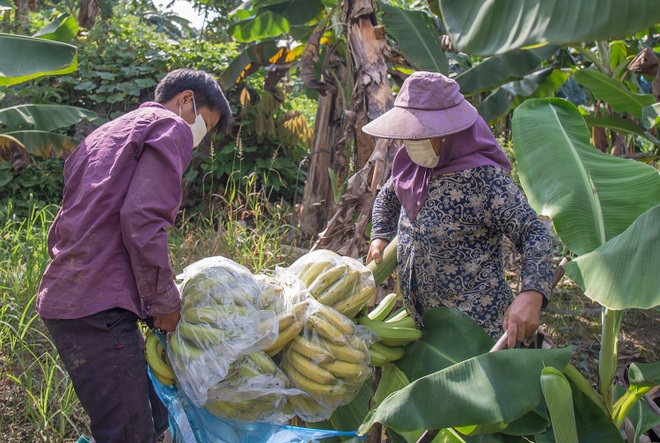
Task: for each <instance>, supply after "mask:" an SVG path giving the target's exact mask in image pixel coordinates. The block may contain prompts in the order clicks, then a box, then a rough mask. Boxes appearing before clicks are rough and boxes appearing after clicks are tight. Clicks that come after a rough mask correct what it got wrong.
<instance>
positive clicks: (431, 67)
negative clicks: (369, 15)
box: [378, 2, 449, 75]
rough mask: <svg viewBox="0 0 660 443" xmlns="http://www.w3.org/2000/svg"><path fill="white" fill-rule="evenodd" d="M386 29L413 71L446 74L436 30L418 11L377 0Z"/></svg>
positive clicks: (447, 71)
mask: <svg viewBox="0 0 660 443" xmlns="http://www.w3.org/2000/svg"><path fill="white" fill-rule="evenodd" d="M378 7H379V9H380V10H381V11H382V13H383V14H382V21H383V24H385V27H386V29H387V32H389V33H390V34H391V35H392V37H394V39H395V40H396V42H397V44H398V45H399V48H400V49H401V52H402V53H403V55H404V56H405V57H406V60H408V62H409V63H410V64H411V65H412V66H413V67H414V68H415V69H417V70H423V71H433V72H441V73H443V74H445V75H447V74H449V62H448V61H447V56H446V55H445V53H444V52H443V51H442V46H441V45H440V39H439V38H438V30H437V29H436V27H435V24H434V23H433V21H432V20H431V18H430V17H429V16H428V14H426V13H425V12H422V11H412V10H406V9H402V8H398V7H396V6H390V5H387V4H385V3H382V2H378Z"/></svg>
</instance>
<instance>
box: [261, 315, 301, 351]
mask: <svg viewBox="0 0 660 443" xmlns="http://www.w3.org/2000/svg"><path fill="white" fill-rule="evenodd" d="M303 326H304V324H303V322H301V321H299V320H294V321H293V323H291V324H290V325H289V326H288V327H287V328H286V329H284V330H282V331H280V333H279V334H278V336H277V339H275V341H274V342H273V344H272V345H270V346H269V347H267V348H266V349H264V351H266V352H270V351H274V350H275V349H279V348H281V347H283V346H284V345H285V344H287V343H289V342H290V341H291V340H293V338H294V337H295V336H297V335H298V334H300V331H302V329H303Z"/></svg>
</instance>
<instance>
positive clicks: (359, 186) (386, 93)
mask: <svg viewBox="0 0 660 443" xmlns="http://www.w3.org/2000/svg"><path fill="white" fill-rule="evenodd" d="M346 5H347V7H346V23H347V24H348V26H347V29H348V31H347V32H348V36H347V40H348V42H349V48H350V49H351V50H350V57H351V62H352V66H353V76H352V78H353V80H354V88H353V94H352V96H351V103H350V109H349V111H348V112H347V114H348V115H349V116H351V120H352V124H351V125H349V128H350V130H351V131H352V134H351V136H352V138H353V140H355V144H356V148H355V149H356V156H355V157H356V169H357V168H359V170H358V172H357V173H356V174H355V175H353V176H352V177H351V178H350V179H349V180H348V186H347V189H346V191H345V192H344V194H343V195H342V197H341V199H340V201H339V204H338V206H337V210H336V212H335V214H334V215H333V217H332V218H331V219H330V221H329V222H328V226H327V228H326V229H325V230H324V231H323V232H321V234H320V238H319V239H318V241H317V242H316V244H315V245H314V247H315V248H324V249H331V250H333V251H336V252H338V253H340V254H342V255H348V256H352V257H360V256H362V255H364V253H365V251H366V240H367V238H366V230H367V227H368V225H369V221H370V220H371V209H372V207H373V202H374V200H375V199H376V194H377V192H378V188H379V186H380V185H382V184H383V183H384V182H385V180H386V179H387V177H388V176H389V173H390V169H391V165H392V158H393V156H394V153H395V152H396V149H397V148H398V146H399V144H398V143H397V142H393V141H391V140H386V139H381V140H379V141H378V143H376V144H374V139H373V137H371V136H368V135H366V134H364V133H363V132H362V131H361V128H362V126H364V125H365V124H366V123H368V122H369V121H371V120H373V119H375V118H376V117H378V116H380V115H382V114H383V113H385V112H386V111H387V110H389V109H390V108H391V107H392V104H393V101H394V100H393V96H392V91H391V89H390V84H389V78H388V75H387V65H386V64H385V58H384V50H385V48H386V41H385V32H384V30H383V29H382V27H380V26H374V23H376V19H375V15H374V12H373V4H372V2H371V0H347V3H346ZM356 216H357V217H356ZM356 218H357V219H356ZM354 220H355V221H354Z"/></svg>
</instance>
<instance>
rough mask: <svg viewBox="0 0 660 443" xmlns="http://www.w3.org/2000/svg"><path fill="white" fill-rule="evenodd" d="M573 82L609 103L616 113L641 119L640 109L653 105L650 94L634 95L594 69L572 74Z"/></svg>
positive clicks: (613, 79) (653, 99)
mask: <svg viewBox="0 0 660 443" xmlns="http://www.w3.org/2000/svg"><path fill="white" fill-rule="evenodd" d="M573 76H574V77H575V81H577V82H578V83H580V84H581V85H584V86H586V87H587V88H589V90H590V91H591V93H592V94H593V96H594V97H595V98H596V99H598V100H602V101H604V102H606V103H609V104H610V106H612V109H614V110H615V111H616V112H627V113H628V114H630V115H633V116H635V117H637V118H642V109H643V108H644V107H645V106H650V105H652V104H653V103H655V98H653V95H651V94H636V93H634V92H632V91H630V90H629V89H628V88H626V87H625V85H624V84H623V83H621V82H620V81H619V80H617V79H615V78H612V77H610V76H608V75H606V74H603V73H602V72H600V71H597V70H595V69H583V70H581V71H577V72H575V73H574V74H573Z"/></svg>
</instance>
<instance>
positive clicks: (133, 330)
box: [43, 308, 168, 443]
mask: <svg viewBox="0 0 660 443" xmlns="http://www.w3.org/2000/svg"><path fill="white" fill-rule="evenodd" d="M43 321H44V323H45V324H46V327H47V328H48V331H49V332H50V335H51V338H52V340H53V343H54V344H55V346H56V348H57V351H58V352H59V354H60V358H61V359H62V361H63V362H64V366H65V367H66V370H67V372H68V373H69V377H70V378H71V382H72V384H73V388H74V390H75V391H76V395H77V396H78V399H79V400H80V403H81V404H82V407H83V408H84V409H85V411H86V412H87V414H88V415H89V417H90V420H91V424H90V428H91V431H92V435H93V437H94V440H96V442H97V443H154V442H156V439H157V437H158V436H159V435H161V434H162V433H163V432H165V430H166V429H167V427H168V421H167V409H166V408H165V406H163V404H162V403H161V401H160V399H159V398H158V396H157V395H156V393H155V391H154V389H153V386H152V384H151V381H150V380H149V377H148V375H147V362H146V360H145V357H144V338H143V336H142V333H141V332H140V329H139V325H138V317H137V315H135V314H134V313H132V312H130V311H127V310H125V309H120V308H115V309H110V310H107V311H102V312H99V313H97V314H94V315H90V316H88V317H83V318H79V319H74V320H52V319H45V318H44V319H43Z"/></svg>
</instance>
